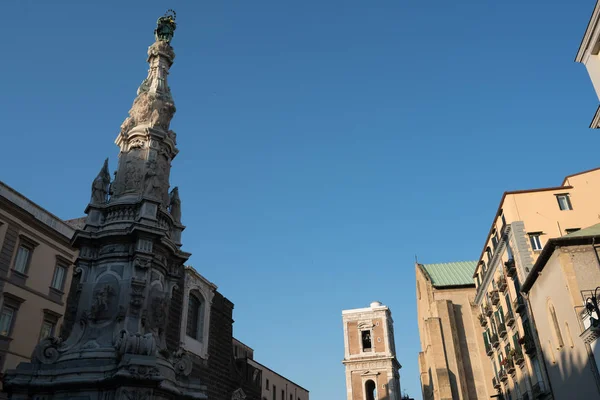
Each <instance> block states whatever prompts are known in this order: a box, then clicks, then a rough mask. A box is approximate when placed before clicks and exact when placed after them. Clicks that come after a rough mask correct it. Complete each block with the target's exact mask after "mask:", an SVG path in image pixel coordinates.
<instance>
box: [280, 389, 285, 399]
mask: <svg viewBox="0 0 600 400" xmlns="http://www.w3.org/2000/svg"><path fill="white" fill-rule="evenodd" d="M281 400H285V390H283V389H281Z"/></svg>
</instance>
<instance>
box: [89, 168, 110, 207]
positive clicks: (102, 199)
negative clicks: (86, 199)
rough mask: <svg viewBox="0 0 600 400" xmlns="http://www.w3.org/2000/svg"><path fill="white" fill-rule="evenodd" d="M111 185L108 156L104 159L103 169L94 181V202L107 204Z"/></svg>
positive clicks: (92, 201)
mask: <svg viewBox="0 0 600 400" xmlns="http://www.w3.org/2000/svg"><path fill="white" fill-rule="evenodd" d="M109 185H110V173H109V172H108V158H107V159H106V160H104V165H103V166H102V169H101V170H100V172H99V173H98V176H96V179H94V182H93V183H92V199H91V201H90V202H91V203H92V204H106V202H107V201H108V197H107V196H108V191H109Z"/></svg>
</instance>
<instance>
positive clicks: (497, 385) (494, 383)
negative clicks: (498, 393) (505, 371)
mask: <svg viewBox="0 0 600 400" xmlns="http://www.w3.org/2000/svg"><path fill="white" fill-rule="evenodd" d="M492 386H494V389H500V388H501V386H500V381H499V380H498V379H497V378H496V377H493V378H492Z"/></svg>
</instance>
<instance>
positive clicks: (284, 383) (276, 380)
mask: <svg viewBox="0 0 600 400" xmlns="http://www.w3.org/2000/svg"><path fill="white" fill-rule="evenodd" d="M250 350H252V349H250V348H249V347H248V346H246V345H244V344H243V343H241V342H239V341H238V352H244V351H245V352H247V353H248V357H249V358H248V364H249V365H251V366H252V367H254V368H256V369H257V370H259V371H260V372H261V377H262V389H261V399H262V400H308V395H309V393H308V390H306V389H305V388H303V387H302V386H300V385H298V384H296V383H294V382H292V381H291V380H289V379H288V378H286V377H284V376H282V375H280V374H278V373H277V372H275V371H273V370H272V369H270V368H269V367H266V366H264V365H263V364H261V363H259V362H258V361H256V360H254V359H252V358H250V356H253V352H250Z"/></svg>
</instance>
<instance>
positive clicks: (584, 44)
mask: <svg viewBox="0 0 600 400" xmlns="http://www.w3.org/2000/svg"><path fill="white" fill-rule="evenodd" d="M599 19H600V1H596V5H595V6H594V11H593V12H592V15H591V16H590V21H589V22H588V25H587V28H586V29H585V33H584V34H583V38H582V39H581V43H580V45H579V49H577V55H576V56H575V62H578V63H583V62H584V60H583V59H584V57H585V54H586V52H587V50H588V49H589V48H590V45H593V44H594V43H595V42H596V41H597V35H598V34H597V32H596V28H597V27H598V20H599ZM594 38H596V40H593V39H594Z"/></svg>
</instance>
